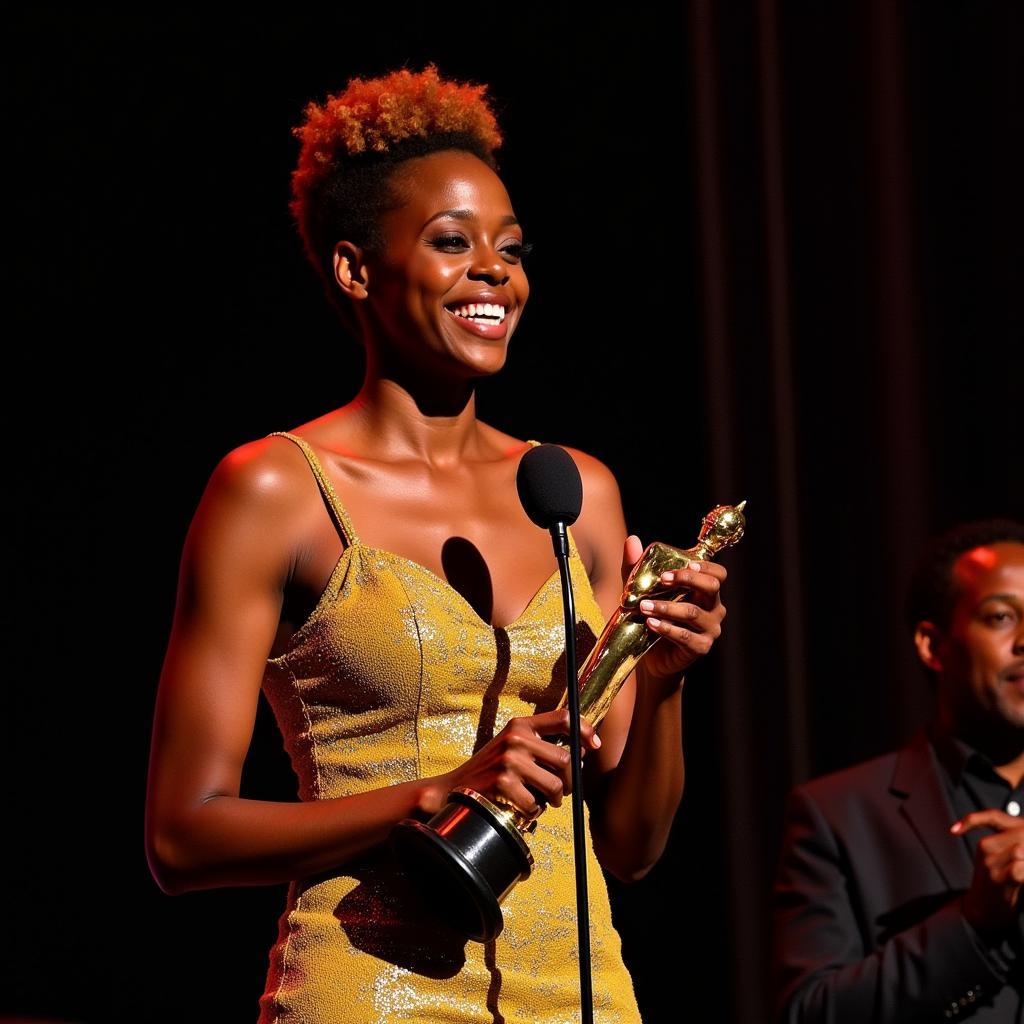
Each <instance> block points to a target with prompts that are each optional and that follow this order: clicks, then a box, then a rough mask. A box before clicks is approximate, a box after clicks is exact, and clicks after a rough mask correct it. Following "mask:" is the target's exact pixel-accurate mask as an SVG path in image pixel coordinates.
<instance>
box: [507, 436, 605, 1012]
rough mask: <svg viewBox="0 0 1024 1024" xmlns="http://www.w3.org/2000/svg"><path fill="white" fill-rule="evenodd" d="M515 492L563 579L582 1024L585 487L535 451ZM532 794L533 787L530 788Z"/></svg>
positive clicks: (548, 449)
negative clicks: (579, 559)
mask: <svg viewBox="0 0 1024 1024" xmlns="http://www.w3.org/2000/svg"><path fill="white" fill-rule="evenodd" d="M516 489H517V490H518V491H519V500H520V501H521V502H522V503H523V508H524V509H525V510H526V514H527V515H528V516H529V517H530V519H531V520H533V522H534V523H536V524H537V526H539V527H540V528H541V529H543V530H549V531H550V533H551V543H552V545H553V546H554V549H555V561H557V562H558V568H559V572H560V574H561V577H562V607H563V610H564V613H565V672H566V680H567V694H566V696H567V698H568V703H569V750H570V752H571V759H572V833H573V859H574V861H575V870H576V934H577V939H578V943H579V946H578V951H579V968H580V1011H581V1020H582V1024H593V1021H594V988H593V978H592V976H591V961H590V900H589V898H588V896H587V855H586V844H585V830H586V825H585V824H584V821H583V776H582V772H581V770H580V762H581V759H582V756H583V752H582V750H581V741H580V697H579V689H578V676H579V672H578V669H577V665H576V603H575V600H574V598H573V592H572V575H571V573H570V572H569V535H568V533H566V529H565V528H566V526H572V524H573V523H575V522H576V520H577V519H578V518H579V515H580V509H581V508H583V481H582V479H580V471H579V468H578V467H577V465H576V463H575V462H573V459H572V456H571V455H570V454H569V453H568V452H567V451H566V450H565V449H564V448H559V446H558V445H557V444H538V445H534V447H533V448H531V449H530V451H528V452H527V453H526V454H525V455H524V456H523V457H522V459H520V461H519V469H518V470H517V471H516ZM527 788H529V787H527Z"/></svg>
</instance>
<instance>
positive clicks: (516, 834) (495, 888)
mask: <svg viewBox="0 0 1024 1024" xmlns="http://www.w3.org/2000/svg"><path fill="white" fill-rule="evenodd" d="M745 505H746V502H745V501H741V502H740V503H739V504H738V505H718V506H717V507H716V508H713V509H712V510H711V511H710V512H709V513H708V514H707V515H706V516H705V517H704V519H703V522H702V524H701V530H700V538H699V539H698V541H697V543H696V544H695V545H694V546H693V547H692V548H687V549H686V550H683V549H681V548H675V547H672V546H670V545H668V544H663V543H661V542H660V541H655V542H654V543H652V544H649V545H648V546H647V548H646V549H645V550H644V553H643V554H642V555H641V556H640V560H639V561H638V562H637V563H636V565H635V566H633V571H632V572H631V573H630V574H629V578H628V579H627V580H626V583H625V586H624V587H623V590H622V597H621V599H620V601H619V607H618V608H616V609H615V611H614V612H613V613H612V616H611V618H610V619H609V620H608V621H607V623H605V627H604V629H603V630H602V632H601V636H600V637H599V638H598V640H597V643H596V644H594V646H593V648H592V649H591V651H590V654H589V655H588V656H587V659H586V661H585V662H584V663H583V665H582V666H581V668H580V670H579V674H578V685H579V695H580V715H581V716H582V717H584V718H586V719H587V721H588V722H590V724H591V725H593V726H594V727H595V728H596V727H597V726H598V725H599V724H600V722H601V720H602V719H603V718H604V716H605V715H606V714H607V713H608V710H609V708H611V706H612V702H613V701H614V700H615V697H616V695H617V694H618V692H619V690H620V688H621V687H622V684H623V683H624V682H625V681H626V679H628V678H629V674H630V672H632V671H633V669H634V668H636V665H637V662H639V661H640V659H641V658H642V657H643V656H644V655H645V654H646V653H647V652H648V651H649V650H650V649H651V648H652V647H653V646H654V645H655V644H656V643H658V642H659V641H660V640H662V639H663V638H662V637H661V636H659V635H658V634H656V633H652V632H651V630H649V629H648V628H647V616H646V615H645V614H644V613H643V612H641V611H640V602H641V601H643V600H646V599H648V598H651V599H655V600H668V601H673V602H675V601H682V600H684V599H685V598H686V597H688V596H689V591H687V590H677V589H674V588H671V587H668V586H666V585H665V584H664V583H662V580H661V576H662V573H664V572H670V571H672V570H676V569H685V568H686V567H687V566H688V565H689V564H690V562H704V561H708V560H709V559H711V558H712V557H713V556H715V555H716V554H718V552H719V551H722V550H723V549H725V548H727V547H730V546H731V545H733V544H735V543H736V542H737V541H738V540H739V539H740V538H741V537H742V536H743V530H744V527H745V525H746V520H745V519H744V516H743V509H744V506H745ZM567 701H568V694H566V695H565V696H563V698H562V701H561V703H560V704H559V707H562V706H564V705H565V704H566V703H567ZM551 742H552V743H555V744H558V745H559V746H568V745H569V741H568V739H567V738H566V737H563V736H559V737H557V738H555V739H552V740H551ZM543 809H544V808H543V804H542V805H541V808H540V810H538V811H537V812H536V813H535V814H533V815H528V814H526V813H525V812H524V811H522V810H520V809H519V808H518V807H515V806H513V805H510V804H498V803H495V802H494V801H492V800H490V799H488V798H487V797H485V796H484V795H483V794H481V793H477V792H476V791H475V790H473V789H470V788H469V787H467V786H458V787H456V788H455V789H453V790H452V791H451V792H450V793H449V794H448V801H447V803H446V804H445V805H444V807H442V808H441V810H440V811H438V812H437V814H435V815H434V816H433V817H432V818H431V819H430V821H428V822H426V823H424V822H421V821H416V820H415V819H412V818H406V819H405V820H404V821H400V822H399V823H398V824H397V825H396V826H395V828H394V830H393V831H392V835H391V844H392V849H393V850H394V852H395V854H396V855H397V857H398V859H399V861H400V862H401V863H402V864H403V866H404V867H405V868H406V870H407V871H408V872H409V873H410V874H411V875H412V876H413V877H414V878H416V879H418V880H419V882H420V883H421V886H422V888H423V890H424V892H425V893H426V894H427V895H428V896H433V897H434V898H435V900H440V901H441V902H442V904H443V909H444V912H445V915H446V916H447V917H448V918H449V919H450V920H451V922H452V924H453V926H454V927H455V928H457V929H459V930H460V931H462V932H463V933H464V934H466V935H468V936H469V937H470V938H472V939H476V940H477V941H479V942H485V941H488V940H490V939H493V938H494V937H495V936H497V935H498V934H500V932H501V929H502V927H503V926H504V920H503V918H502V914H501V903H502V901H503V900H504V899H505V897H506V896H507V895H508V894H509V893H510V892H511V891H512V888H513V887H514V886H515V884H516V883H517V882H519V881H521V880H522V879H524V878H528V877H529V875H530V872H531V870H532V869H533V854H532V853H531V852H530V848H529V846H528V845H527V843H526V840H525V838H524V836H525V835H527V834H529V833H531V832H533V831H534V830H535V829H536V827H537V818H538V816H539V815H540V813H541V811H543Z"/></svg>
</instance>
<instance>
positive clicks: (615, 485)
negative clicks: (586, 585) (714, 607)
mask: <svg viewBox="0 0 1024 1024" xmlns="http://www.w3.org/2000/svg"><path fill="white" fill-rule="evenodd" d="M561 447H562V448H564V449H565V450H566V451H567V452H568V453H569V454H570V455H571V456H572V460H573V462H575V463H576V467H577V468H578V469H579V471H580V479H581V480H582V481H583V509H582V511H581V512H580V517H579V519H578V520H577V521H576V524H575V525H574V526H573V533H574V535H575V537H576V543H577V546H578V547H579V551H580V555H581V557H582V558H583V561H584V564H585V565H586V566H587V572H588V575H589V576H590V578H591V581H592V582H593V581H597V580H599V579H601V578H603V577H605V576H607V575H612V576H615V577H616V578H617V576H618V573H619V562H620V559H621V552H622V544H623V541H624V540H625V537H626V524H625V517H624V514H623V511H622V496H621V493H620V491H619V482H618V480H616V478H615V474H614V473H613V472H612V470H611V469H610V467H609V466H608V465H607V464H606V463H604V462H602V461H601V459H599V458H597V457H596V456H594V455H591V454H589V453H588V452H585V451H583V450H582V449H580V448H573V447H571V446H569V445H562V446H561Z"/></svg>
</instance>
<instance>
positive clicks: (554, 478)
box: [516, 444, 583, 558]
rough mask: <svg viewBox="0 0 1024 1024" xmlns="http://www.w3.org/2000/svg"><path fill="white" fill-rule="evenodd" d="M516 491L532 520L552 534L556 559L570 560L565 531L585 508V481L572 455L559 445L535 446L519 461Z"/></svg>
mask: <svg viewBox="0 0 1024 1024" xmlns="http://www.w3.org/2000/svg"><path fill="white" fill-rule="evenodd" d="M516 489H517V490H518V491H519V500H520V501H521V502H522V503H523V508H524V509H525V510H526V514H527V515H528V516H529V517H530V519H531V520H532V521H533V522H534V523H536V524H537V526H539V527H540V528H541V529H542V530H549V531H550V533H551V543H552V544H553V545H554V549H555V557H556V558H559V557H562V558H565V557H568V555H569V541H568V536H567V534H566V532H565V528H566V526H572V524H573V523H575V522H576V520H577V519H578V518H579V515H580V509H581V508H583V481H582V479H580V471H579V469H578V468H577V466H576V463H575V462H573V459H572V456H571V455H570V454H569V453H568V452H567V451H566V450H565V449H564V448H560V447H559V446H558V445H557V444H538V445H534V446H533V447H532V448H531V449H530V450H529V451H528V452H526V454H525V455H523V457H522V458H521V459H520V460H519V469H518V470H517V471H516Z"/></svg>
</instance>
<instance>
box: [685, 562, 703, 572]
mask: <svg viewBox="0 0 1024 1024" xmlns="http://www.w3.org/2000/svg"><path fill="white" fill-rule="evenodd" d="M686 568H687V569H691V570H692V571H693V572H700V562H691V563H690V564H689V565H688V566H687V567H686Z"/></svg>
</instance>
